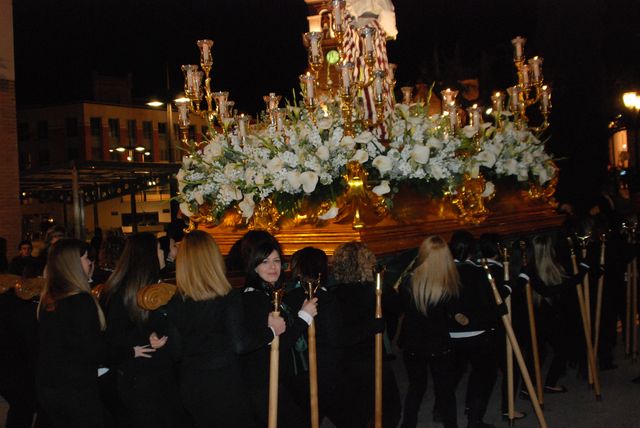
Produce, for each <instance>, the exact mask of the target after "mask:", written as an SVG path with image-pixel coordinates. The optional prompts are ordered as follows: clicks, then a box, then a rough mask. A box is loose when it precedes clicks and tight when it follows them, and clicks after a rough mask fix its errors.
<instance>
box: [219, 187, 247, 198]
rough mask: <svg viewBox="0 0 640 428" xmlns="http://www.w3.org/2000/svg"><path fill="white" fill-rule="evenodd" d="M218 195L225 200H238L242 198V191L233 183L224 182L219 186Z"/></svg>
mask: <svg viewBox="0 0 640 428" xmlns="http://www.w3.org/2000/svg"><path fill="white" fill-rule="evenodd" d="M220 195H222V198H223V199H224V200H225V201H239V200H240V199H242V192H241V191H240V189H238V188H237V187H236V186H234V185H233V184H225V185H223V186H222V187H221V188H220Z"/></svg>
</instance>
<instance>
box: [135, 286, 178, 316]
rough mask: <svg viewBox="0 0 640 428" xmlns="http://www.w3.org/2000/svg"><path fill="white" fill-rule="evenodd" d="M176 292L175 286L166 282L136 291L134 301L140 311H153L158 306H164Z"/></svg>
mask: <svg viewBox="0 0 640 428" xmlns="http://www.w3.org/2000/svg"><path fill="white" fill-rule="evenodd" d="M177 290H178V288H177V287H176V286H175V285H173V284H168V283H166V282H160V283H158V284H151V285H147V286H146V287H142V288H141V289H140V290H138V293H137V295H136V300H137V302H138V306H140V307H141V308H142V309H146V310H148V311H154V310H156V309H158V308H159V307H160V306H163V305H166V304H167V303H168V302H169V300H171V298H172V297H173V296H174V294H176V292H177Z"/></svg>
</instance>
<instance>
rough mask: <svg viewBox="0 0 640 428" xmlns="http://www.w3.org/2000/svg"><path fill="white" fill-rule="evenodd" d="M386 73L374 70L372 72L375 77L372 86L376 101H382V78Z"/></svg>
mask: <svg viewBox="0 0 640 428" xmlns="http://www.w3.org/2000/svg"><path fill="white" fill-rule="evenodd" d="M386 74H387V73H385V71H384V70H376V71H374V72H373V75H374V76H375V86H374V91H375V96H376V100H379V101H380V100H382V96H383V93H384V78H385V75H386Z"/></svg>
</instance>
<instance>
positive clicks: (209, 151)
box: [204, 141, 223, 160]
mask: <svg viewBox="0 0 640 428" xmlns="http://www.w3.org/2000/svg"><path fill="white" fill-rule="evenodd" d="M222 153H223V148H222V144H220V143H219V142H217V141H212V142H210V143H209V144H207V145H206V146H205V148H204V157H205V158H206V159H207V160H213V159H216V158H218V157H220V156H221V155H222Z"/></svg>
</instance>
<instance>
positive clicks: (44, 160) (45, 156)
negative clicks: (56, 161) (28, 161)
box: [38, 147, 51, 167]
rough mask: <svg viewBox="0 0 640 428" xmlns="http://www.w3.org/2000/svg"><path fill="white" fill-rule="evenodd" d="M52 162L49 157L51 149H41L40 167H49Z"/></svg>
mask: <svg viewBox="0 0 640 428" xmlns="http://www.w3.org/2000/svg"><path fill="white" fill-rule="evenodd" d="M50 162H51V158H50V156H49V149H48V148H46V147H41V148H40V150H38V163H39V164H40V167H45V166H49V164H50Z"/></svg>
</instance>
